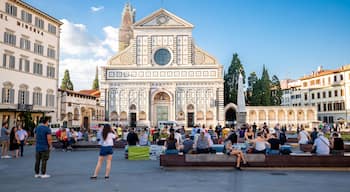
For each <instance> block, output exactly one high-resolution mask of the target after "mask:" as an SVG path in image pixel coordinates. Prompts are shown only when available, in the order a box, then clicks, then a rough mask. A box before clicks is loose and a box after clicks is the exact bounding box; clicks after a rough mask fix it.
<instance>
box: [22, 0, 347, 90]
mask: <svg viewBox="0 0 350 192" xmlns="http://www.w3.org/2000/svg"><path fill="white" fill-rule="evenodd" d="M24 1H25V2H27V3H29V4H31V5H32V6H34V7H36V8H38V9H40V10H42V11H44V12H46V13H47V14H49V15H51V16H53V17H55V18H57V19H59V20H61V21H62V22H63V23H64V24H63V25H62V27H61V48H60V69H59V70H60V77H59V78H60V82H61V79H62V77H63V76H62V75H63V72H64V70H65V69H69V71H70V76H71V80H72V81H73V84H74V90H81V89H91V87H92V81H93V79H94V77H95V70H96V66H102V65H106V62H107V60H108V59H109V58H111V56H113V55H115V54H116V53H117V51H118V27H119V25H120V21H121V13H122V10H123V7H124V5H125V3H126V2H130V3H131V4H132V6H133V7H134V8H135V9H136V21H138V20H140V19H142V18H144V17H146V16H148V15H149V14H151V13H153V12H154V11H156V10H158V9H160V8H164V9H166V10H168V11H170V12H172V13H174V14H175V15H177V16H179V17H181V18H183V19H185V20H186V21H188V22H190V23H192V24H193V25H194V26H195V28H194V29H193V38H194V40H195V43H196V44H197V45H198V46H199V47H201V48H202V49H204V50H206V51H207V52H208V53H210V54H211V55H213V56H214V57H216V58H217V59H218V60H219V62H220V63H221V64H222V65H223V66H224V67H225V69H227V68H228V66H229V65H230V63H231V60H232V55H233V53H238V55H239V58H240V60H241V62H242V64H243V66H244V69H245V72H246V74H247V75H248V74H250V73H251V72H256V73H257V74H258V76H261V72H262V68H263V65H265V67H266V68H267V69H268V72H269V75H270V76H272V75H276V76H277V77H278V78H279V79H287V78H289V79H298V78H300V77H302V76H304V75H308V74H311V73H312V72H313V71H316V70H317V68H318V66H322V67H323V69H336V68H339V67H341V66H343V65H346V64H350V0H59V1H57V0H24Z"/></svg>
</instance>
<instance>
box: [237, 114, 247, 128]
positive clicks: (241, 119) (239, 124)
mask: <svg viewBox="0 0 350 192" xmlns="http://www.w3.org/2000/svg"><path fill="white" fill-rule="evenodd" d="M236 117H237V125H236V128H241V127H242V125H243V124H245V123H247V112H237V113H236Z"/></svg>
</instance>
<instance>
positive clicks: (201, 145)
mask: <svg viewBox="0 0 350 192" xmlns="http://www.w3.org/2000/svg"><path fill="white" fill-rule="evenodd" d="M195 142H196V143H195V146H196V151H197V153H209V152H210V147H211V146H210V141H209V138H208V137H206V136H205V131H204V130H203V129H202V130H201V131H200V135H199V136H198V139H197V140H196V141H195Z"/></svg>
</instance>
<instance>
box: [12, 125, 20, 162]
mask: <svg viewBox="0 0 350 192" xmlns="http://www.w3.org/2000/svg"><path fill="white" fill-rule="evenodd" d="M19 144H20V141H19V138H18V134H17V127H13V128H12V129H11V133H10V151H13V157H15V158H18V154H19V153H18V152H19Z"/></svg>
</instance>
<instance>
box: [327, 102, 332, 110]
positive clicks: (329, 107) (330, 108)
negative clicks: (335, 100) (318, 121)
mask: <svg viewBox="0 0 350 192" xmlns="http://www.w3.org/2000/svg"><path fill="white" fill-rule="evenodd" d="M328 111H332V103H328Z"/></svg>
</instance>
